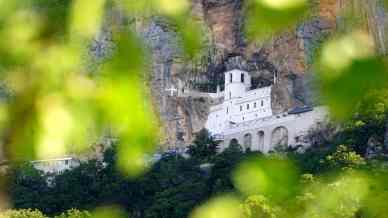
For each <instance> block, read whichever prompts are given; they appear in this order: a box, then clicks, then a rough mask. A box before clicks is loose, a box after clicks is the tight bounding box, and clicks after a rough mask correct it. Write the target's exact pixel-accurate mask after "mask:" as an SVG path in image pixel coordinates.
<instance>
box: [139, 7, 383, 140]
mask: <svg viewBox="0 0 388 218" xmlns="http://www.w3.org/2000/svg"><path fill="white" fill-rule="evenodd" d="M359 1H363V0H359ZM347 2H348V1H346V0H320V1H316V3H315V5H314V8H316V11H315V12H314V13H315V14H314V16H312V18H311V19H309V20H306V21H304V22H303V23H301V24H300V25H298V27H297V28H296V29H294V30H290V31H287V32H285V33H283V34H280V35H279V36H276V37H273V38H272V39H271V40H269V41H268V42H265V43H255V42H247V41H246V40H245V38H244V34H243V32H244V31H243V28H244V11H243V7H242V5H243V0H192V5H193V7H192V14H193V15H194V16H195V17H197V18H198V20H200V22H203V25H204V26H205V29H207V36H206V37H207V41H208V44H209V47H211V49H212V50H211V51H212V52H209V54H204V57H203V58H202V59H201V61H200V62H199V63H198V62H195V63H187V62H185V63H183V61H182V58H181V56H182V55H181V51H180V45H179V38H178V37H177V35H176V34H175V33H174V32H173V31H171V30H170V28H169V27H168V25H166V24H165V23H164V22H160V21H157V20H154V21H152V22H149V23H147V25H144V26H142V27H141V28H140V32H141V33H142V35H143V37H144V38H145V41H146V42H147V44H148V45H149V47H150V49H151V51H152V55H153V70H152V79H151V80H152V81H151V89H152V93H153V97H154V102H155V105H156V106H157V108H158V110H159V112H160V118H161V121H162V123H163V126H162V129H163V132H164V138H163V140H162V141H161V144H162V145H163V146H164V147H165V146H183V145H187V144H188V143H190V142H191V140H192V139H193V136H194V134H195V133H196V132H198V131H199V130H200V129H202V128H203V127H204V125H205V122H206V119H207V115H208V111H209V105H210V104H211V100H210V99H206V98H193V97H179V96H178V95H177V93H178V92H182V91H184V90H183V89H185V88H187V87H189V86H188V84H191V82H193V81H195V82H198V81H199V82H201V81H202V82H203V81H209V80H216V79H217V80H222V77H223V75H222V74H223V72H224V71H225V70H229V69H232V68H235V67H238V68H241V69H244V70H248V71H249V72H250V73H251V74H252V76H253V78H254V81H255V86H266V85H270V84H272V85H273V96H272V102H273V105H272V107H273V111H274V113H280V112H284V111H287V110H289V109H290V108H292V107H295V106H301V105H311V104H314V103H315V99H314V98H313V96H315V94H314V93H313V92H312V89H311V80H312V77H313V72H312V70H311V63H312V57H313V55H314V48H315V47H316V46H317V45H319V43H320V42H321V41H322V39H323V38H324V37H326V36H327V35H329V34H330V33H332V32H333V31H335V30H336V29H337V28H338V23H339V18H338V14H339V11H340V10H341V9H343V8H344V7H345V8H346V7H347V6H346V3H347ZM369 7H372V6H369ZM372 8H373V10H372V9H371V10H368V13H366V14H367V15H366V16H368V18H369V22H368V24H369V25H368V28H369V30H370V31H372V32H373V34H374V35H375V36H376V37H377V38H378V40H376V41H381V39H383V40H385V37H384V36H382V35H383V34H384V25H383V24H384V23H385V20H386V19H387V18H386V17H387V16H385V14H384V13H381V11H380V10H379V9H378V6H377V5H376V4H375V5H374V7H372ZM373 13H375V14H378V15H379V16H373ZM379 37H380V38H379ZM381 44H382V45H381V46H379V47H380V48H381V49H382V50H383V51H384V52H385V47H384V46H383V45H384V41H382V42H381ZM171 88H172V89H171ZM167 89H169V91H167ZM175 89H178V90H176V91H175ZM171 90H173V91H171Z"/></svg>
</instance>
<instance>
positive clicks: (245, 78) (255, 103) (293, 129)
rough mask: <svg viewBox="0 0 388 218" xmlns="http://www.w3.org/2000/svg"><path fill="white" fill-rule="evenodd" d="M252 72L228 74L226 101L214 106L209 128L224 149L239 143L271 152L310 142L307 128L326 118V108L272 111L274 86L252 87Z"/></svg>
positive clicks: (221, 94)
mask: <svg viewBox="0 0 388 218" xmlns="http://www.w3.org/2000/svg"><path fill="white" fill-rule="evenodd" d="M251 87H252V84H251V76H250V75H249V73H248V72H245V71H241V70H232V71H229V72H226V73H225V90H224V91H223V92H221V93H218V95H219V96H221V98H223V101H222V103H220V104H217V105H213V106H211V107H210V114H209V117H208V120H207V123H206V128H207V129H208V130H209V131H210V132H211V134H212V135H213V136H214V137H215V138H216V139H217V140H221V141H222V143H221V147H222V149H224V148H226V147H228V146H229V144H230V143H232V142H238V143H239V144H241V145H243V147H244V148H245V149H248V148H249V149H251V150H260V151H262V152H268V151H270V150H273V149H274V147H275V146H277V145H287V146H294V145H307V144H308V142H306V141H305V139H304V138H305V137H304V136H305V135H306V134H307V131H308V130H309V129H310V128H312V127H314V125H316V124H317V123H319V122H322V121H324V120H325V118H326V116H327V112H326V110H325V108H324V107H316V108H310V107H302V108H295V109H293V110H291V111H289V112H287V113H282V114H276V115H274V114H273V113H272V107H271V90H272V86H268V87H263V88H258V89H251Z"/></svg>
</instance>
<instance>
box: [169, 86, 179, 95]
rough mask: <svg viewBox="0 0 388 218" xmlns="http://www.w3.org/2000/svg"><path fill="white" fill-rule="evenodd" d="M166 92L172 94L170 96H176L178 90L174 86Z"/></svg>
mask: <svg viewBox="0 0 388 218" xmlns="http://www.w3.org/2000/svg"><path fill="white" fill-rule="evenodd" d="M166 91H168V92H170V96H174V92H176V91H178V90H177V89H176V88H175V87H174V86H171V88H169V89H166Z"/></svg>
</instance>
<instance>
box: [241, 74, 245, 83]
mask: <svg viewBox="0 0 388 218" xmlns="http://www.w3.org/2000/svg"><path fill="white" fill-rule="evenodd" d="M244 76H245V75H244V74H243V73H242V74H241V82H242V83H243V82H244V80H245V78H244Z"/></svg>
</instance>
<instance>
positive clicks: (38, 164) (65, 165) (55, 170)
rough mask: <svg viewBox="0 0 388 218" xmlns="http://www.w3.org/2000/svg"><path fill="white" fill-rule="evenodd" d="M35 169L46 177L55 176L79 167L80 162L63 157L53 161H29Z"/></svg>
mask: <svg viewBox="0 0 388 218" xmlns="http://www.w3.org/2000/svg"><path fill="white" fill-rule="evenodd" d="M31 164H32V166H33V167H35V169H37V170H40V171H42V172H44V173H45V174H48V175H56V174H60V173H63V172H64V171H66V170H70V169H73V168H75V167H78V166H79V165H80V161H79V160H78V159H76V158H73V157H63V158H55V159H45V160H35V161H31Z"/></svg>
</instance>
